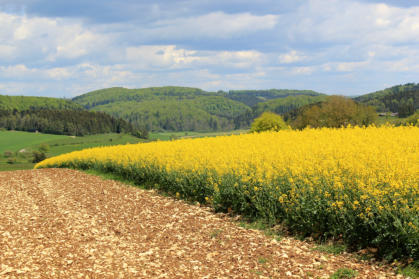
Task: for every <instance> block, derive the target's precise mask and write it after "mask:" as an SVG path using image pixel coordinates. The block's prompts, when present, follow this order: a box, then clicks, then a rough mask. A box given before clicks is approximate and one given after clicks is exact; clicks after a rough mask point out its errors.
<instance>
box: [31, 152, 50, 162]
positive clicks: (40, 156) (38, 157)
mask: <svg viewBox="0 0 419 279" xmlns="http://www.w3.org/2000/svg"><path fill="white" fill-rule="evenodd" d="M32 155H33V160H32V162H33V163H39V162H41V161H43V160H45V159H46V158H47V155H46V154H45V153H44V152H41V151H36V150H35V151H33V152H32Z"/></svg>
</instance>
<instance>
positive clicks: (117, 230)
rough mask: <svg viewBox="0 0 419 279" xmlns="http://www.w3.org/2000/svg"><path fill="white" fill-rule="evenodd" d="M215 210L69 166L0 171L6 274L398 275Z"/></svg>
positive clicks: (0, 255)
mask: <svg viewBox="0 0 419 279" xmlns="http://www.w3.org/2000/svg"><path fill="white" fill-rule="evenodd" d="M313 247H314V246H313V245H312V244H309V243H306V242H302V241H298V240H296V239H293V238H288V237H284V238H282V240H281V241H276V240H273V239H271V238H269V237H267V236H265V235H264V234H263V232H260V231H256V230H249V229H244V228H241V227H239V226H237V224H236V223H234V222H233V221H232V220H231V219H230V218H228V217H227V216H225V215H220V214H214V213H213V212H211V210H210V209H208V208H204V207H199V206H194V205H190V204H186V203H184V202H182V201H179V200H175V199H172V198H167V197H162V196H160V195H157V194H156V193H155V192H154V191H146V190H142V189H139V188H136V187H132V186H127V185H125V184H123V183H120V182H115V181H111V180H103V179H101V178H99V177H96V176H93V175H87V174H84V173H82V172H78V171H74V170H67V169H42V170H28V171H13V172H0V278H329V277H330V275H331V274H333V273H334V272H335V271H336V270H338V269H340V268H350V269H353V270H356V271H357V272H358V277H357V278H401V277H402V276H401V275H396V274H395V273H394V272H393V271H392V270H391V268H390V267H388V266H378V265H374V264H372V263H367V262H362V261H358V260H356V259H355V258H354V257H353V256H351V255H348V254H343V255H329V254H324V253H321V252H318V251H313V250H312V248H313Z"/></svg>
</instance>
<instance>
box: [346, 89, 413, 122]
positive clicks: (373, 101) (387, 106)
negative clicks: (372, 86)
mask: <svg viewBox="0 0 419 279" xmlns="http://www.w3.org/2000/svg"><path fill="white" fill-rule="evenodd" d="M354 100H356V101H358V102H360V103H363V104H366V105H370V106H373V107H375V108H376V109H377V111H378V112H394V113H398V114H399V117H405V116H409V115H412V114H413V113H414V112H415V110H417V109H419V83H418V84H415V83H407V84H405V85H397V86H393V87H390V88H387V89H384V90H381V91H377V92H373V93H370V94H365V95H362V96H359V97H356V98H354Z"/></svg>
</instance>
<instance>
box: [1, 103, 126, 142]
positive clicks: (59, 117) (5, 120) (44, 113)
mask: <svg viewBox="0 0 419 279" xmlns="http://www.w3.org/2000/svg"><path fill="white" fill-rule="evenodd" d="M0 127H4V128H6V129H8V130H19V131H28V132H35V131H37V132H41V133H47V134H59V135H76V136H83V135H89V134H102V133H112V132H114V133H115V132H116V133H121V132H128V133H129V132H131V131H132V130H133V128H132V125H131V124H129V123H128V122H126V121H125V120H122V119H116V118H114V117H112V116H110V115H108V114H105V113H101V112H89V111H82V110H47V109H43V110H24V111H16V110H14V111H2V110H0Z"/></svg>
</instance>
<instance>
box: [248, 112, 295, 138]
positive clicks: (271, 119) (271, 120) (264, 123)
mask: <svg viewBox="0 0 419 279" xmlns="http://www.w3.org/2000/svg"><path fill="white" fill-rule="evenodd" d="M284 129H288V126H287V124H286V123H285V121H284V120H283V119H282V117H281V116H280V115H278V114H275V113H273V112H264V113H262V115H261V116H259V117H258V118H256V119H255V121H254V122H253V123H252V127H251V128H250V132H257V133H260V132H264V131H276V132H277V131H279V130H284Z"/></svg>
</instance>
